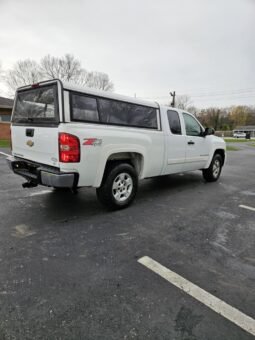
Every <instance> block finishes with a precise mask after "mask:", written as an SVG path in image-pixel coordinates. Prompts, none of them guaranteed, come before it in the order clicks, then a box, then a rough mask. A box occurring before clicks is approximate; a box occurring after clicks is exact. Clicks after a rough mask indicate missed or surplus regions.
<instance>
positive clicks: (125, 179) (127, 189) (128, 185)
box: [112, 172, 133, 202]
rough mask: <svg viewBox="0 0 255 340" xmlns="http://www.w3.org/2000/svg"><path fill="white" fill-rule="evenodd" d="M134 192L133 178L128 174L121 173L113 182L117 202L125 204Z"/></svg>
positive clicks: (113, 192)
mask: <svg viewBox="0 0 255 340" xmlns="http://www.w3.org/2000/svg"><path fill="white" fill-rule="evenodd" d="M132 190H133V180H132V177H131V176H130V175H129V174H128V173H126V172H123V173H120V174H118V175H117V177H116V178H115V179H114V181H113V185H112V194H113V196H114V198H115V199H116V201H118V202H124V201H125V200H127V199H128V198H129V196H130V195H131V193H132Z"/></svg>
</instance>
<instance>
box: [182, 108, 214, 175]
mask: <svg viewBox="0 0 255 340" xmlns="http://www.w3.org/2000/svg"><path fill="white" fill-rule="evenodd" d="M183 120H184V124H185V130H186V137H185V139H186V154H185V167H184V170H185V171H190V170H198V169H202V168H204V167H205V165H206V163H207V160H208V157H209V145H208V143H207V140H206V138H205V137H204V136H203V128H202V126H201V125H200V123H199V122H198V121H197V120H196V118H195V117H194V116H193V115H191V114H189V113H186V112H183Z"/></svg>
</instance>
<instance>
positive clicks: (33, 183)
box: [22, 181, 38, 188]
mask: <svg viewBox="0 0 255 340" xmlns="http://www.w3.org/2000/svg"><path fill="white" fill-rule="evenodd" d="M37 185H38V184H37V183H35V182H33V181H28V182H25V183H23V184H22V187H23V188H34V187H37Z"/></svg>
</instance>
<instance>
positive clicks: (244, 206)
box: [239, 204, 255, 211]
mask: <svg viewBox="0 0 255 340" xmlns="http://www.w3.org/2000/svg"><path fill="white" fill-rule="evenodd" d="M239 208H243V209H247V210H251V211H255V208H253V207H249V206H248V205H243V204H240V205H239Z"/></svg>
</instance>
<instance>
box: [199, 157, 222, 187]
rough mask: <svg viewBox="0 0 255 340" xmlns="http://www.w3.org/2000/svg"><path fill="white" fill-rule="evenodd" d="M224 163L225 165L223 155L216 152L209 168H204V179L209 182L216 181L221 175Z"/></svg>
mask: <svg viewBox="0 0 255 340" xmlns="http://www.w3.org/2000/svg"><path fill="white" fill-rule="evenodd" d="M222 165H223V159H222V156H221V155H220V154H218V153H216V154H215V155H214V156H213V159H212V161H211V164H210V166H209V168H208V169H204V170H203V176H204V179H205V180H206V181H207V182H216V181H217V180H218V179H219V177H220V174H221V170H222Z"/></svg>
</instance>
